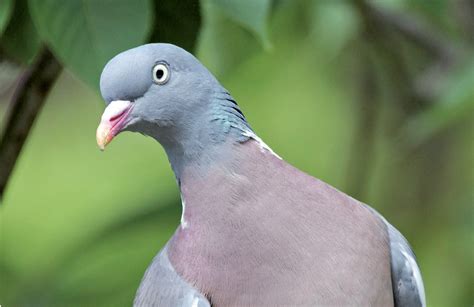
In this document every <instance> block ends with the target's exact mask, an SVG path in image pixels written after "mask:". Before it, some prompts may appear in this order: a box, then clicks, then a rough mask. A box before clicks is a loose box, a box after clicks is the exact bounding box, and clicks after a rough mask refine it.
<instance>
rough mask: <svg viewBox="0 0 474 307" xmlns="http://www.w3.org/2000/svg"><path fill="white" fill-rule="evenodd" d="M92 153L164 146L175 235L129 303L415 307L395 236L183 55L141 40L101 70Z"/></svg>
mask: <svg viewBox="0 0 474 307" xmlns="http://www.w3.org/2000/svg"><path fill="white" fill-rule="evenodd" d="M100 89H101V93H102V96H103V98H104V100H105V101H106V104H107V108H106V109H105V111H104V113H103V115H102V119H101V122H100V124H99V127H98V129H97V143H98V145H99V147H100V148H101V149H104V147H105V146H106V145H107V144H108V143H109V142H110V141H111V140H112V139H113V138H114V136H116V135H117V134H119V133H120V132H122V131H134V132H140V133H142V134H145V135H148V136H150V137H153V138H154V139H156V140H157V141H158V142H159V143H161V145H162V146H163V147H164V149H165V151H166V154H167V156H168V159H169V161H170V164H171V167H172V169H173V171H174V174H175V176H176V181H177V184H178V186H179V189H180V192H181V200H182V206H183V208H182V217H181V223H180V225H179V227H178V228H177V229H176V232H175V233H174V235H173V236H172V238H171V239H170V240H169V241H168V243H167V244H166V245H165V247H164V248H163V249H162V250H161V251H160V252H159V254H158V255H157V256H156V257H155V258H154V260H153V261H152V263H151V265H150V266H149V267H148V269H147V270H146V273H145V275H144V277H143V279H142V282H141V284H140V287H139V289H138V291H137V294H136V297H135V300H134V306H192V307H196V306H349V305H350V306H393V305H394V306H425V305H426V303H425V294H424V289H423V281H422V278H421V274H420V270H419V268H418V265H417V263H416V260H415V255H414V254H413V252H412V250H411V248H410V246H409V244H408V243H407V241H406V240H405V238H404V237H403V236H402V235H401V234H400V232H398V231H397V230H396V229H395V228H394V227H393V226H392V225H390V224H389V223H388V222H387V221H386V220H385V219H384V218H383V217H382V216H381V215H379V214H378V213H377V212H376V211H375V210H374V209H372V208H370V207H368V206H367V205H365V204H363V203H361V202H359V201H357V200H355V199H353V198H351V197H350V196H348V195H346V194H344V193H343V192H341V191H338V190H337V189H335V188H333V187H332V186H330V185H328V184H326V183H324V182H322V181H320V180H318V179H316V178H313V177H311V176H309V175H307V174H306V173H304V172H302V171H300V170H298V169H296V168H295V167H293V166H291V165H290V164H288V163H287V162H285V161H284V160H282V159H281V158H280V157H279V156H278V155H276V154H275V153H274V152H273V151H272V150H271V149H270V148H269V147H268V146H267V145H266V144H265V143H264V142H263V141H262V140H261V139H260V138H259V137H258V136H257V135H256V134H255V133H254V131H253V130H252V128H251V127H250V125H249V123H248V122H247V120H246V118H245V116H244V115H243V113H242V111H241V110H240V108H239V106H238V105H237V102H236V101H235V100H234V99H233V98H232V96H231V95H230V94H229V92H228V91H227V90H226V89H225V88H224V87H223V86H222V85H221V84H220V83H219V82H218V81H217V80H216V78H215V77H214V76H213V75H212V74H211V73H210V72H209V71H208V70H207V69H206V68H205V67H204V66H203V65H202V64H201V63H200V62H199V61H198V60H197V59H196V58H195V57H194V56H193V55H191V54H190V53H188V52H186V51H185V50H183V49H181V48H179V47H177V46H174V45H171V44H163V43H158V44H148V45H143V46H140V47H137V48H134V49H130V50H128V51H125V52H123V53H120V54H118V55H117V56H115V57H114V58H113V59H111V60H110V61H109V62H108V63H107V65H106V66H105V68H104V70H103V72H102V75H101V79H100Z"/></svg>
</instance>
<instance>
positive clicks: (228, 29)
mask: <svg viewBox="0 0 474 307" xmlns="http://www.w3.org/2000/svg"><path fill="white" fill-rule="evenodd" d="M202 9H203V10H202V11H203V17H204V24H203V27H202V29H201V34H200V39H199V48H198V49H199V51H198V54H199V58H200V60H201V61H202V62H203V63H204V64H205V65H206V67H208V68H209V69H210V70H211V71H212V72H213V73H214V74H216V75H217V76H219V77H222V76H224V75H226V74H228V73H230V72H231V71H232V70H233V69H234V68H235V67H236V66H237V65H238V64H240V63H241V62H242V61H244V60H245V59H247V58H249V56H250V55H251V54H253V53H255V52H256V51H258V50H260V49H261V48H260V46H259V44H258V42H257V40H255V38H254V36H253V35H252V34H251V33H250V32H249V31H247V30H246V29H244V28H242V27H241V26H239V25H238V24H236V23H235V22H233V21H231V20H230V19H229V18H227V16H225V15H224V13H223V12H222V10H220V9H218V8H217V7H216V6H215V5H213V4H212V3H210V2H209V1H203V2H202Z"/></svg>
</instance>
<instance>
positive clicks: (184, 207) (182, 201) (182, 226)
mask: <svg viewBox="0 0 474 307" xmlns="http://www.w3.org/2000/svg"><path fill="white" fill-rule="evenodd" d="M181 205H182V207H183V209H182V212H181V228H182V229H186V228H188V222H187V221H186V220H185V219H184V211H185V210H186V201H185V200H184V197H183V195H181Z"/></svg>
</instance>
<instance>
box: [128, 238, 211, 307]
mask: <svg viewBox="0 0 474 307" xmlns="http://www.w3.org/2000/svg"><path fill="white" fill-rule="evenodd" d="M133 306H136V307H139V306H140V307H141V306H146V307H152V306H160V307H167V306H170V307H178V306H179V307H187V306H189V307H210V306H211V304H210V303H209V301H208V300H207V299H206V297H205V296H204V295H203V294H201V293H200V292H199V291H198V290H197V289H195V288H194V287H193V286H192V285H190V284H189V283H187V282H186V281H185V280H184V279H182V278H181V276H179V275H178V273H176V271H175V270H174V268H173V265H172V264H171V262H170V261H169V259H168V253H167V246H165V247H164V248H163V249H162V250H161V251H160V253H159V254H158V255H157V256H156V257H155V258H154V259H153V262H152V263H151V265H150V266H149V267H148V269H147V270H146V272H145V275H144V276H143V279H142V281H141V283H140V287H139V288H138V291H137V294H136V296H135V300H134V302H133Z"/></svg>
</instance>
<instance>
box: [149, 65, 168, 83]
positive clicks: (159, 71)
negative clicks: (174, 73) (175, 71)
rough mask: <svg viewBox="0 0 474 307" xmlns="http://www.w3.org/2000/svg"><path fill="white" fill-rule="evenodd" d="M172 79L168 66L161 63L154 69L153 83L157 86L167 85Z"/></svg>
mask: <svg viewBox="0 0 474 307" xmlns="http://www.w3.org/2000/svg"><path fill="white" fill-rule="evenodd" d="M169 78H170V69H169V67H168V64H166V63H163V62H160V63H157V64H156V65H155V66H154V67H153V81H154V82H155V83H156V84H165V83H166V82H168V80H169Z"/></svg>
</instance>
